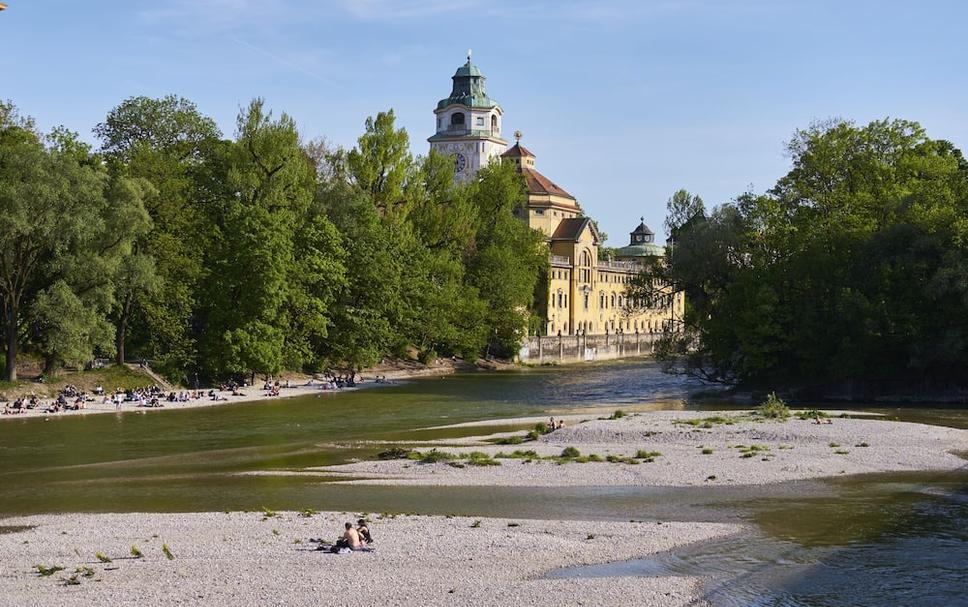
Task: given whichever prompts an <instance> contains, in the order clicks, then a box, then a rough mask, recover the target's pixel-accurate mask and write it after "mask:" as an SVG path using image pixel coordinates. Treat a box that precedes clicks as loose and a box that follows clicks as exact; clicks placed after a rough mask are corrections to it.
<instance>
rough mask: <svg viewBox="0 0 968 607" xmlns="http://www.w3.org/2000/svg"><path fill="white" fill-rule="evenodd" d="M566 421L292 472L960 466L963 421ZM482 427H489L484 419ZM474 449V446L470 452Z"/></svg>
mask: <svg viewBox="0 0 968 607" xmlns="http://www.w3.org/2000/svg"><path fill="white" fill-rule="evenodd" d="M839 414H840V413H839V412H838V415H839ZM564 419H565V420H566V427H564V428H561V429H559V430H555V431H553V432H550V433H548V434H544V435H542V436H540V437H538V438H537V439H536V440H530V441H527V442H520V443H518V444H504V445H499V444H494V441H498V440H502V439H503V440H504V442H508V443H510V442H517V441H519V440H520V439H521V436H522V435H521V433H505V434H496V435H485V436H479V437H476V438H473V439H465V440H464V441H447V442H446V443H440V444H439V446H438V447H437V448H438V452H437V453H436V454H432V455H431V454H429V453H428V452H429V449H426V448H424V449H421V451H420V452H419V453H420V454H419V455H417V454H414V455H412V456H411V459H392V460H381V461H361V462H355V463H351V464H345V465H340V466H327V467H319V468H314V469H309V470H306V471H303V472H297V473H296V474H325V475H327V476H332V475H334V474H336V475H339V474H344V475H347V476H351V477H354V478H353V480H347V481H345V482H349V483H358V484H384V485H393V484H408V485H438V486H439V485H445V486H455V485H456V486H462V485H474V486H540V487H546V486H552V487H553V486H565V487H567V486H697V485H709V486H715V485H751V484H766V483H778V482H783V481H789V480H800V479H812V478H821V477H832V476H840V475H847V474H860V473H866V472H892V471H912V470H951V469H956V468H960V467H962V466H965V465H968V462H966V461H965V459H964V457H963V456H960V455H959V452H962V453H963V452H965V450H966V449H968V430H961V429H956V428H944V427H939V426H928V425H922V424H913V423H905V422H895V421H889V420H880V419H853V418H848V417H836V418H832V419H829V423H823V424H817V423H816V421H815V420H814V419H807V420H801V419H797V418H796V417H791V418H790V419H787V420H785V421H775V420H768V419H763V418H758V417H756V416H755V415H753V414H752V413H751V412H742V411H739V412H737V411H731V412H680V411H649V412H642V413H633V414H629V415H626V416H624V417H621V418H619V419H603V418H602V417H601V416H598V417H592V416H587V415H584V416H566V417H565V418H564ZM523 421H525V420H521V419H517V420H495V421H493V422H491V423H494V424H506V423H515V422H517V423H520V422H523ZM531 421H546V420H545V419H544V418H534V419H533V420H531ZM480 427H481V428H482V431H484V432H486V428H487V426H486V425H481V426H480ZM513 437H517V438H513ZM508 439H510V440H508ZM566 449H569V450H574V451H571V452H570V455H571V456H570V457H562V455H563V454H564V453H566V452H565V450H566ZM474 452H476V453H477V454H478V455H474V456H472V455H471V454H472V453H474ZM609 459H610V460H611V461H608V460H609ZM432 460H436V461H432ZM267 474H273V473H272V472H269V473H267ZM359 477H364V478H362V479H361V478H359Z"/></svg>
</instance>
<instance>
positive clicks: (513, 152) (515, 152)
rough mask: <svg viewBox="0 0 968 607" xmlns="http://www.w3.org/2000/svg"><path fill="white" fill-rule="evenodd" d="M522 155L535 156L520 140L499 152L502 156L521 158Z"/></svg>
mask: <svg viewBox="0 0 968 607" xmlns="http://www.w3.org/2000/svg"><path fill="white" fill-rule="evenodd" d="M522 156H530V157H532V158H534V157H535V156H534V154H532V153H531V150H529V149H528V148H526V147H524V146H523V145H521V143H520V142H518V143H515V144H514V145H513V146H511V148H510V149H509V150H508V151H506V152H504V153H503V154H501V157H502V158H521V157H522Z"/></svg>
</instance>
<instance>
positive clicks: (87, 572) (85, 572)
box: [74, 566, 94, 577]
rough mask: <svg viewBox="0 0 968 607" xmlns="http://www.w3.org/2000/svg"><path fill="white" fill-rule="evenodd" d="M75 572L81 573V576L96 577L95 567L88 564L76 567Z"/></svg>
mask: <svg viewBox="0 0 968 607" xmlns="http://www.w3.org/2000/svg"><path fill="white" fill-rule="evenodd" d="M74 573H75V575H80V576H81V577H94V568H93V567H86V566H82V567H75V568H74Z"/></svg>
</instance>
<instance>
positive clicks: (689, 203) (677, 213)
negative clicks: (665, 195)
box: [663, 190, 706, 237]
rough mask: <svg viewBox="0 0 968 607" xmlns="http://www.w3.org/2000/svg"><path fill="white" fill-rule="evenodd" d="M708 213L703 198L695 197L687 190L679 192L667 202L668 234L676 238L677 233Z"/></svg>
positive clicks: (666, 222)
mask: <svg viewBox="0 0 968 607" xmlns="http://www.w3.org/2000/svg"><path fill="white" fill-rule="evenodd" d="M705 212H706V205H705V204H703V201H702V198H700V197H699V196H694V195H693V194H690V193H689V192H688V191H686V190H677V191H676V192H675V193H674V194H673V195H672V196H670V197H669V200H667V201H666V218H665V223H664V224H663V225H664V226H665V231H666V234H668V235H669V236H670V237H674V236H675V235H676V233H677V232H678V231H679V230H680V229H681V228H682V226H684V225H685V224H686V222H688V221H689V220H690V219H693V218H694V217H699V216H702V215H703V214H704V213H705Z"/></svg>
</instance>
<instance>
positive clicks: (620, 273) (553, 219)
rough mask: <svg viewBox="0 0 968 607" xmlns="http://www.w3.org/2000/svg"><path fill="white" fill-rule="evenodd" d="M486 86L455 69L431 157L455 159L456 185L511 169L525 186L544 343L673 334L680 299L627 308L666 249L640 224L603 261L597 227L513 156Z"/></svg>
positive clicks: (528, 161)
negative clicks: (546, 258) (540, 280)
mask: <svg viewBox="0 0 968 607" xmlns="http://www.w3.org/2000/svg"><path fill="white" fill-rule="evenodd" d="M484 81H485V78H484V76H483V74H481V71H480V70H479V69H478V68H477V66H475V65H474V64H473V63H471V59H470V56H468V58H467V63H465V64H464V65H463V66H461V67H460V68H458V70H457V73H455V74H454V76H453V89H452V91H451V94H450V96H449V97H447V98H445V99H442V100H441V101H440V102H438V104H437V108H436V109H435V110H434V114H435V115H436V116H437V130H436V133H435V134H434V135H433V136H431V137H430V138H429V139H428V141H429V142H430V146H431V149H434V150H437V151H439V152H441V153H444V154H448V155H450V156H452V157H453V158H454V169H455V179H456V180H459V181H462V182H467V181H469V180H471V179H473V178H474V176H475V175H476V174H477V172H478V171H479V170H480V169H481V168H483V167H485V166H487V164H488V163H490V162H495V161H500V160H503V161H505V162H513V163H514V164H515V167H516V168H517V170H518V172H519V173H521V175H522V176H523V177H524V181H525V183H526V185H527V195H528V204H527V207H526V208H525V209H522V210H520V211H519V212H518V218H519V219H521V220H522V221H524V222H525V223H527V224H528V226H529V227H531V228H532V229H535V230H538V231H540V232H542V233H543V234H544V236H545V239H546V241H547V243H548V251H549V255H550V262H551V263H550V270H549V276H548V298H547V309H546V314H545V323H544V324H545V334H547V335H580V334H583V335H595V334H605V335H607V334H615V333H620V334H627V333H648V334H651V333H659V332H663V331H667V330H673V331H675V330H678V329H679V323H678V322H677V319H681V318H682V310H683V305H684V298H683V295H682V293H678V294H672V293H671V290H670V292H669V295H668V296H664V297H660V298H658V300H657V301H655V302H652V305H641V304H643V302H631V301H629V300H628V295H627V293H626V292H627V289H628V285H629V283H630V282H631V281H632V279H633V278H634V277H635V276H636V275H637V274H639V273H640V272H641V270H642V269H643V262H644V261H645V260H646V259H648V258H656V257H662V256H664V254H665V249H664V248H663V247H661V246H659V245H657V244H656V243H655V242H654V239H655V234H654V233H653V232H652V230H650V229H649V228H648V226H646V225H645V223H644V221H643V222H640V223H639V225H638V226H637V227H636V228H635V229H634V230H633V231H632V232H631V233H630V234H629V244H628V245H627V246H625V247H622V248H620V249H618V250H617V251H615V255H614V258H613V259H604V258H603V257H604V256H603V255H602V254H601V253H602V245H603V244H604V243H602V242H601V240H600V237H599V234H598V230H597V229H596V227H595V222H594V221H592V219H591V218H590V217H588V216H587V215H585V212H584V210H583V209H582V207H581V205H580V204H579V203H578V201H577V200H576V199H575V197H574V196H572V195H571V194H569V193H568V192H567V191H565V190H564V189H563V188H562V187H561V186H559V185H558V184H556V183H555V182H553V181H552V180H550V179H548V178H547V177H545V176H544V175H542V174H541V173H540V172H538V170H537V168H536V162H535V161H536V157H535V155H534V154H533V153H532V152H531V151H530V150H528V149H527V148H525V147H524V146H522V145H521V141H520V140H521V134H520V133H519V132H515V139H516V140H517V141H516V142H515V144H514V146H512V147H511V148H510V149H508V147H507V142H506V141H505V140H504V139H502V138H501V128H502V120H503V117H504V111H503V110H502V109H501V106H500V105H498V103H497V102H496V101H494V100H493V99H491V98H490V97H488V96H487V93H486V92H485V89H484Z"/></svg>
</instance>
